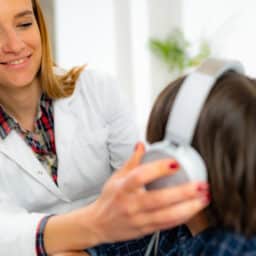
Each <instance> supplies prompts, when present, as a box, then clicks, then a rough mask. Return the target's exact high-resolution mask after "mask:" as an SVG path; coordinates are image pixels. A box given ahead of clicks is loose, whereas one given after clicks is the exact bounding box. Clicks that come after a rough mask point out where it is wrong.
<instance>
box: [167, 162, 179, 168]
mask: <svg viewBox="0 0 256 256" xmlns="http://www.w3.org/2000/svg"><path fill="white" fill-rule="evenodd" d="M179 167H180V165H179V163H178V162H171V163H170V164H169V168H170V169H178V168H179Z"/></svg>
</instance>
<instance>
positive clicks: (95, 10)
mask: <svg viewBox="0 0 256 256" xmlns="http://www.w3.org/2000/svg"><path fill="white" fill-rule="evenodd" d="M41 3H42V5H43V8H44V10H45V13H46V16H47V21H48V24H49V27H50V32H51V37H52V41H53V49H54V56H55V59H56V62H57V64H59V65H61V66H63V67H66V68H69V67H72V66H75V65H81V64H84V63H87V64H88V65H89V67H91V68H95V69H99V70H102V71H104V72H107V73H109V74H111V75H113V76H114V77H115V78H116V79H117V80H118V81H119V83H120V88H121V90H123V91H124V93H125V94H126V95H127V97H128V99H129V101H130V103H131V106H132V107H133V110H134V113H135V117H136V120H137V123H138V125H139V127H140V131H141V137H142V138H143V135H144V130H145V124H146V121H147V118H148V114H149V111H150V108H151V105H152V102H153V101H154V99H155V97H156V96H157V94H158V93H159V92H160V90H161V89H162V88H163V87H164V86H165V85H166V84H167V83H168V82H169V81H170V80H172V79H173V78H174V77H173V74H172V73H170V72H169V71H168V70H167V68H166V67H165V66H164V64H163V63H162V62H161V61H160V60H159V59H158V58H157V57H156V56H155V55H153V54H152V52H151V51H150V49H149V39H150V38H152V37H154V38H160V39H163V38H165V37H166V36H167V35H168V33H170V32H171V31H172V30H174V29H175V28H180V29H181V31H182V32H183V33H184V35H185V37H186V38H187V39H188V40H189V42H190V43H191V45H192V46H196V45H198V43H199V42H200V40H207V42H208V43H209V46H210V49H211V55H213V56H216V57H229V58H236V59H239V60H241V61H242V62H243V63H244V65H245V67H246V71H247V73H248V74H249V75H253V76H256V68H255V67H256V54H255V45H256V32H255V29H254V24H256V16H255V15H254V10H255V9H256V1H255V0H215V1H205V0H104V1H102V0H75V1H70V0H41ZM191 51H193V47H191Z"/></svg>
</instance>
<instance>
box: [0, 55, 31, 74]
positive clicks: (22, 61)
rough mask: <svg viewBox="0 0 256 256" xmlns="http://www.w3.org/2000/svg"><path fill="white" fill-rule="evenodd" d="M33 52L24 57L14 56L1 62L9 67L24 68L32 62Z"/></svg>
mask: <svg viewBox="0 0 256 256" xmlns="http://www.w3.org/2000/svg"><path fill="white" fill-rule="evenodd" d="M31 57H32V54H28V55H26V56H24V57H19V58H15V59H14V58H13V59H12V60H7V61H2V62H0V64H1V66H2V67H4V68H7V69H15V70H16V69H24V68H26V67H27V66H28V64H29V63H30V60H31Z"/></svg>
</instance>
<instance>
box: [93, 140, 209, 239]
mask: <svg viewBox="0 0 256 256" xmlns="http://www.w3.org/2000/svg"><path fill="white" fill-rule="evenodd" d="M143 154H144V146H143V144H138V146H137V149H136V151H135V153H134V154H133V156H132V157H131V159H130V160H129V161H128V162H127V163H126V164H125V165H124V167H123V168H122V169H121V170H119V171H117V172H116V173H115V174H114V175H113V176H112V177H111V178H110V179H109V180H108V181H107V183H106V184H105V186H104V187H103V190H102V193H101V195H100V197H99V198H98V200H97V201H96V202H94V203H93V204H92V205H91V213H92V216H93V217H92V224H93V228H94V232H95V234H96V235H97V238H98V239H99V240H98V242H99V243H105V242H115V241H123V240H129V239H133V238H137V237H140V236H143V235H146V234H149V233H152V232H154V231H157V230H160V229H167V228H172V227H174V226H176V225H179V224H181V223H184V222H186V221H187V220H189V218H191V217H192V216H193V215H195V214H196V213H197V212H199V211H200V210H202V209H203V208H204V207H206V206H207V205H208V203H209V196H208V195H209V194H208V186H207V184H205V183H191V184H186V185H181V186H177V187H172V188H164V189H158V190H151V191H147V190H145V185H146V184H148V183H150V182H152V181H154V180H155V179H158V178H161V177H163V176H167V175H170V174H172V173H174V172H177V171H178V169H179V165H178V163H176V162H175V161H173V160H172V159H165V160H161V161H156V162H153V163H147V164H144V165H139V164H140V161H141V158H142V156H143Z"/></svg>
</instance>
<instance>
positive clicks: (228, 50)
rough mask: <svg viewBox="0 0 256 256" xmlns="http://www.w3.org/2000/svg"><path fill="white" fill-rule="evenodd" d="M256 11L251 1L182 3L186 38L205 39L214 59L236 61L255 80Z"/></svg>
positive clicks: (189, 1)
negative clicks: (243, 66)
mask: <svg viewBox="0 0 256 256" xmlns="http://www.w3.org/2000/svg"><path fill="white" fill-rule="evenodd" d="M255 10H256V2H255V1H254V0H225V1H223V0H215V1H205V0H184V1H183V13H184V16H183V17H184V29H185V33H186V36H187V37H188V38H189V39H190V40H191V41H193V42H197V41H198V40H199V39H200V38H206V39H208V40H209V42H210V45H211V47H212V50H213V54H214V56H219V57H223V58H234V59H238V60H240V61H242V62H243V64H244V65H245V67H246V71H247V73H248V74H249V75H253V76H256V68H255V67H256V62H255V61H256V59H255V57H256V52H255V45H256V31H255V24H256V15H255Z"/></svg>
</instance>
